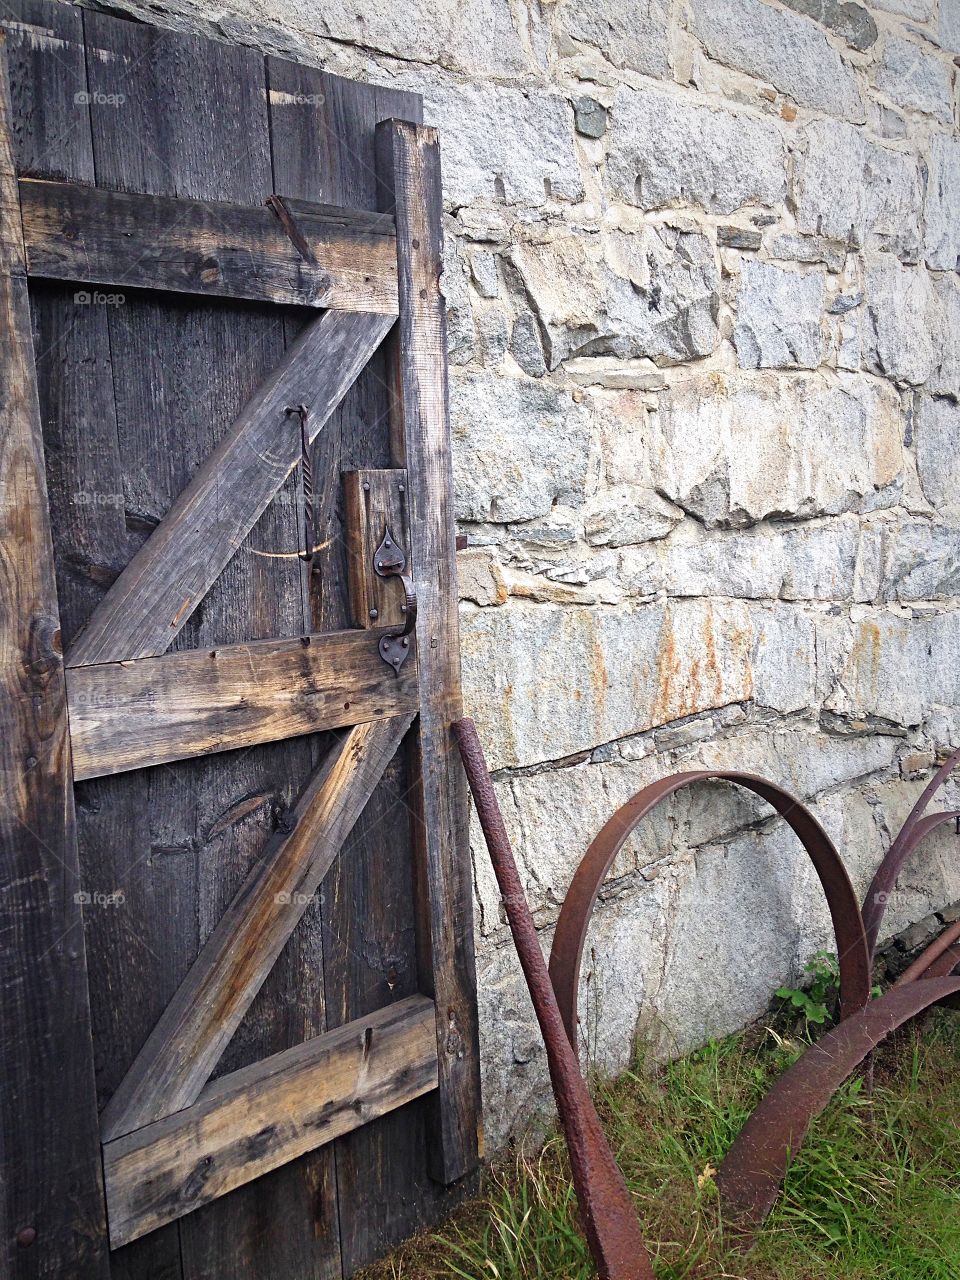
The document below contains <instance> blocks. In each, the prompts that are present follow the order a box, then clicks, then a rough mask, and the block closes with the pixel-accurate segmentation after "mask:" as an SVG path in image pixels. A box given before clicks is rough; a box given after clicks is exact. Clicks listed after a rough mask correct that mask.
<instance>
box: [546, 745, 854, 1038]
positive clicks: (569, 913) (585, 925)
mask: <svg viewBox="0 0 960 1280" xmlns="http://www.w3.org/2000/svg"><path fill="white" fill-rule="evenodd" d="M705 781H722V782H733V783H736V784H737V785H738V786H741V787H745V788H746V789H747V790H748V791H752V792H753V793H754V794H755V795H758V796H760V798H761V799H763V800H766V801H767V803H768V804H770V805H772V806H773V808H774V809H776V811H777V812H778V813H779V814H780V816H781V817H782V818H783V819H784V820H785V821H786V822H787V823H789V825H790V826H791V827H792V828H793V831H794V832H795V834H796V835H797V836H798V837H799V839H800V842H801V844H802V845H803V847H804V849H806V851H807V853H808V854H809V855H810V860H811V861H812V862H813V865H814V867H815V868H816V872H817V875H818V876H819V878H820V883H821V885H822V886H823V892H824V894H825V896H826V899H827V906H828V907H829V909H830V917H831V919H832V921H833V931H834V934H835V936H836V940H837V955H838V957H839V960H840V1016H841V1018H847V1017H849V1016H850V1015H851V1014H853V1013H855V1012H856V1011H857V1010H858V1009H862V1008H863V1007H864V1005H865V1004H866V1003H867V1002H868V1000H869V999H870V982H871V978H870V962H869V958H868V954H867V938H866V934H865V932H864V929H863V922H862V920H861V917H860V906H859V904H858V902H857V898H856V894H855V893H854V891H853V885H852V884H851V883H850V877H849V876H848V875H847V871H846V868H845V867H844V865H843V862H842V860H841V858H840V855H839V853H838V852H837V850H836V849H835V847H834V845H833V843H832V841H831V840H830V837H829V836H828V835H827V833H826V832H825V831H824V829H823V827H821V826H820V823H819V822H817V820H816V818H815V817H814V816H813V814H812V813H811V812H810V811H809V809H807V808H806V806H805V805H803V804H802V803H801V802H800V801H799V800H797V799H796V798H795V797H794V796H791V795H790V793H789V792H787V791H784V790H783V789H782V788H780V787H778V786H775V785H774V784H773V783H772V782H768V781H767V780H766V779H765V778H759V777H757V776H755V775H754V774H750V773H734V772H727V771H715V770H704V771H697V772H694V773H678V774H674V775H673V777H670V778H663V779H661V780H660V781H659V782H654V783H653V784H652V785H651V786H649V787H645V788H644V789H643V790H642V791H640V792H638V793H637V794H636V795H635V796H634V797H633V798H632V799H631V800H628V801H627V803H626V804H625V805H623V806H622V807H621V808H619V809H618V810H617V812H616V813H615V814H614V815H613V817H612V818H611V819H610V820H609V822H607V824H606V825H605V826H604V827H603V829H602V830H601V831H600V834H599V835H598V836H597V837H596V839H595V840H594V841H593V843H592V844H591V845H590V848H589V849H588V850H587V852H586V854H585V855H584V858H583V861H582V862H581V863H580V865H579V867H578V868H577V871H576V874H575V875H574V877H573V880H572V882H571V884H570V888H569V890H568V892H567V896H566V898H565V899H564V903H563V908H562V909H561V911H560V918H559V920H558V921H557V928H556V932H555V933H554V937H553V948H552V950H551V952H550V977H551V979H552V981H553V986H554V990H555V991H556V993H557V1002H558V1004H559V1005H560V1012H561V1014H562V1015H563V1021H564V1026H565V1027H566V1029H567V1035H568V1037H569V1038H570V1043H571V1044H572V1045H573V1046H574V1048H575V1049H576V1048H577V994H578V990H579V985H580V966H581V961H582V957H583V948H584V944H585V942H586V937H587V930H588V929H589V927H590V917H591V915H592V913H593V908H594V906H595V905H596V901H597V897H598V895H599V893H600V888H601V886H602V884H603V882H604V880H605V879H606V876H607V873H608V872H609V870H610V868H611V866H612V865H613V862H614V859H615V858H616V856H617V854H618V853H619V852H620V850H621V849H622V848H623V845H624V843H625V842H626V840H627V838H628V836H630V834H631V833H632V832H633V830H634V828H635V827H636V826H637V825H638V823H640V822H641V821H642V819H643V818H645V817H646V816H647V814H648V813H650V811H651V810H652V809H655V808H656V806H657V805H658V804H660V803H661V802H662V801H663V800H666V799H667V798H668V797H669V796H672V795H673V794H674V793H675V792H677V791H680V790H682V788H684V787H688V786H690V785H691V784H692V783H694V782H705Z"/></svg>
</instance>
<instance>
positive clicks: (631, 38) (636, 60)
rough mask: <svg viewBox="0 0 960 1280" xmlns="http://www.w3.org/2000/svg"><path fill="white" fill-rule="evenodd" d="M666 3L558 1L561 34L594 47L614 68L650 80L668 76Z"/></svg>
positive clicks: (641, 0) (649, 0)
mask: <svg viewBox="0 0 960 1280" xmlns="http://www.w3.org/2000/svg"><path fill="white" fill-rule="evenodd" d="M669 19H670V4H669V0H633V3H631V4H630V5H629V6H624V5H623V4H622V3H621V2H620V0H561V3H560V4H559V5H558V6H557V22H558V26H559V29H560V31H561V32H563V33H564V34H565V35H567V36H572V37H573V38H574V39H575V40H581V41H583V42H584V43H585V44H590V45H593V46H595V47H596V48H597V49H599V50H600V52H601V53H602V54H603V56H604V57H605V58H609V60H610V61H611V62H612V63H613V64H614V66H617V67H626V68H628V69H629V70H630V71H640V72H643V73H644V74H645V75H649V76H660V77H661V78H662V77H665V76H669V74H670V61H669V56H668V50H669V39H670V22H669Z"/></svg>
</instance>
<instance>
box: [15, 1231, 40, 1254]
mask: <svg viewBox="0 0 960 1280" xmlns="http://www.w3.org/2000/svg"><path fill="white" fill-rule="evenodd" d="M36 1238H37V1228H36V1227H21V1228H20V1230H19V1231H18V1232H17V1244H18V1245H19V1246H20V1248H21V1249H29V1248H30V1246H31V1245H32V1244H33V1242H34V1240H36Z"/></svg>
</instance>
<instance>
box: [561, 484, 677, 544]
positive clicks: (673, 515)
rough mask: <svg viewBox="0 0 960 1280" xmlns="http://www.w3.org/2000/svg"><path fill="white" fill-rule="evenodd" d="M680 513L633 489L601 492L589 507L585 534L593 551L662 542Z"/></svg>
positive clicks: (623, 487) (651, 494)
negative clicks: (660, 539) (593, 548)
mask: <svg viewBox="0 0 960 1280" xmlns="http://www.w3.org/2000/svg"><path fill="white" fill-rule="evenodd" d="M682 519H683V512H682V511H679V510H678V509H677V508H676V507H674V506H671V505H670V503H669V502H665V501H664V500H663V498H660V497H658V496H657V494H655V493H654V492H653V491H652V490H649V489H641V488H639V487H638V486H636V485H621V486H618V487H617V488H615V489H604V490H603V491H602V492H601V493H600V494H599V495H598V496H597V498H595V499H594V500H593V501H592V502H591V504H590V511H589V513H588V514H587V516H586V517H585V519H584V533H585V535H586V539H587V542H589V543H590V545H591V546H592V547H630V546H635V545H637V544H638V543H641V542H649V541H651V540H652V539H655V538H665V537H666V536H667V534H668V533H669V532H670V530H671V529H672V528H673V527H674V526H675V525H676V524H678V523H679V522H680V521H681V520H682Z"/></svg>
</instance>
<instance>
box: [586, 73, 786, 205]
mask: <svg viewBox="0 0 960 1280" xmlns="http://www.w3.org/2000/svg"><path fill="white" fill-rule="evenodd" d="M785 164H786V152H785V147H784V140H783V137H782V135H781V133H780V130H779V128H778V127H777V126H776V125H775V124H773V123H771V122H770V121H767V120H761V119H759V118H758V117H757V116H754V115H751V114H749V113H748V112H746V111H736V110H727V109H718V108H714V107H708V106H705V105H703V104H702V103H700V102H698V101H697V99H696V97H691V96H679V95H674V94H668V93H663V92H660V91H659V90H644V91H643V92H638V91H636V90H634V89H628V88H621V89H618V90H617V93H616V96H615V98H614V102H613V107H612V109H611V115H610V129H609V133H608V151H607V182H608V184H609V186H610V190H611V193H612V195H613V197H614V199H617V200H623V201H625V202H626V203H628V204H635V205H639V206H640V207H641V208H643V209H663V208H666V207H668V206H670V205H699V206H700V207H701V208H703V209H706V210H707V211H708V212H709V213H719V214H729V213H733V211H734V210H735V209H739V208H742V207H743V206H744V205H766V206H773V205H776V204H778V203H779V202H780V201H781V200H782V199H783V196H784V188H785Z"/></svg>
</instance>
